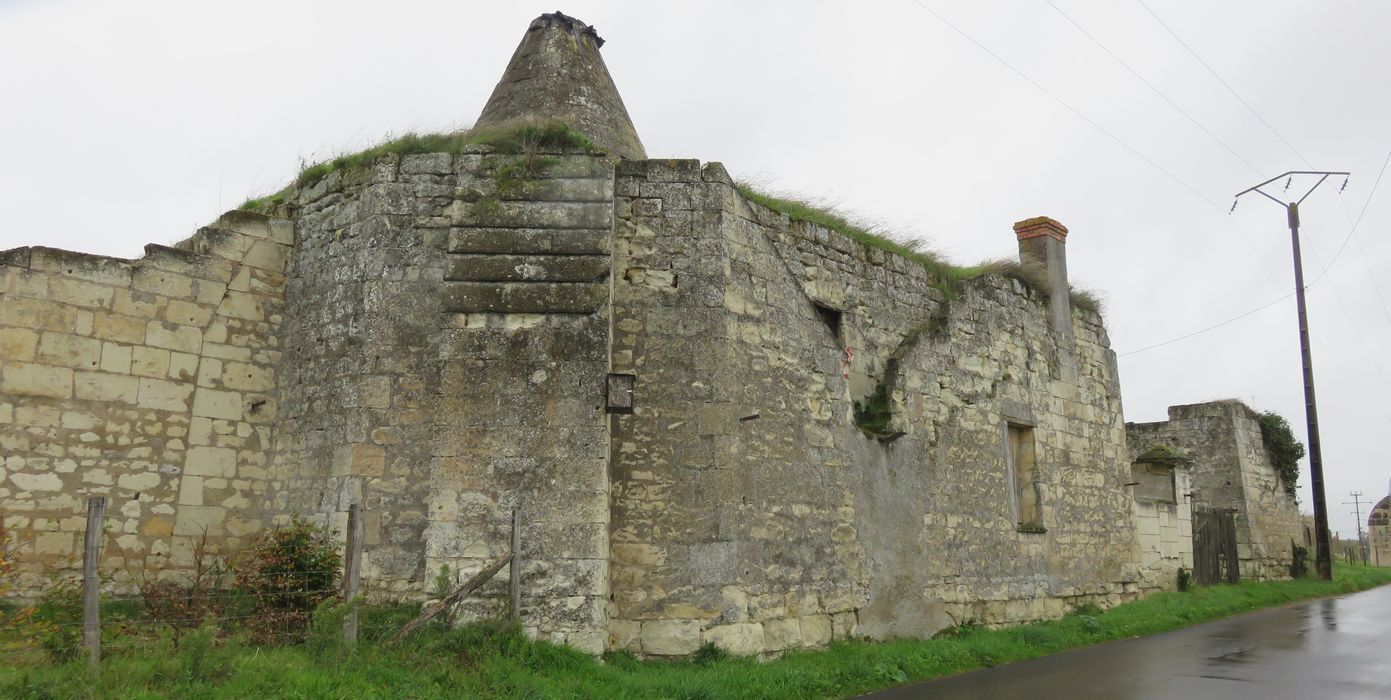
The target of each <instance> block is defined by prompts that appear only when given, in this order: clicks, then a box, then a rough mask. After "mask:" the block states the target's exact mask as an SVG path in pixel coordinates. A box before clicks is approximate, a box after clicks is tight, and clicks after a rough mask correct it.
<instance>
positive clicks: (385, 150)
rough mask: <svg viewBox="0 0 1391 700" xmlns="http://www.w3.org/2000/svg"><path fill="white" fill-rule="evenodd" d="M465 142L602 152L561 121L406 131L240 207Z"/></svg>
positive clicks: (506, 148) (510, 149) (270, 202)
mask: <svg viewBox="0 0 1391 700" xmlns="http://www.w3.org/2000/svg"><path fill="white" fill-rule="evenodd" d="M465 146H492V147H493V148H494V149H495V150H496V151H497V152H499V153H504V154H510V155H521V154H527V153H532V152H535V151H554V150H565V149H578V150H582V151H586V152H590V153H597V152H599V149H598V148H597V147H596V146H595V145H594V143H593V142H592V141H590V140H589V138H588V137H586V136H585V135H584V134H581V133H580V132H578V131H575V130H574V129H572V128H570V127H569V126H567V125H565V124H562V123H560V122H549V123H542V124H523V125H520V126H515V127H510V128H498V129H462V130H459V131H449V132H444V133H435V134H416V133H407V134H406V135H404V136H400V137H398V138H393V139H388V140H386V141H383V142H382V143H379V144H377V145H375V146H372V147H370V148H367V149H364V150H361V151H358V152H356V153H348V154H344V155H340V156H335V157H333V158H330V159H328V160H325V161H321V162H319V163H315V164H313V165H310V166H307V167H305V168H304V169H303V170H301V171H300V172H299V175H297V176H296V177H295V181H294V183H293V184H291V185H289V186H287V187H285V188H284V189H282V190H280V191H279V192H276V193H275V194H273V195H268V196H265V197H256V198H251V199H248V200H246V202H244V203H242V205H241V207H240V208H241V209H245V210H248V211H260V210H262V209H266V208H269V207H273V206H277V205H279V204H283V203H284V202H285V201H286V199H287V195H288V194H289V192H290V191H291V190H293V189H296V188H304V187H310V186H312V185H313V184H314V183H316V182H318V181H319V180H322V179H324V178H325V177H328V176H329V175H330V174H332V173H334V172H337V171H340V170H351V169H353V168H358V167H363V166H367V165H371V164H372V163H374V162H376V160H377V159H378V158H381V157H382V156H387V155H418V154H424V153H458V152H460V151H462V150H463V149H464V147H465Z"/></svg>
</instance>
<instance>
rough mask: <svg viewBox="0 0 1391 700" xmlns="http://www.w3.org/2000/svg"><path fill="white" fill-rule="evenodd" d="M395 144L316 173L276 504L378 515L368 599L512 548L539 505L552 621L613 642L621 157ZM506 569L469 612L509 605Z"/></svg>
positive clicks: (545, 627) (548, 624) (579, 641)
mask: <svg viewBox="0 0 1391 700" xmlns="http://www.w3.org/2000/svg"><path fill="white" fill-rule="evenodd" d="M542 155H543V156H544V158H545V159H546V160H545V163H546V165H545V167H544V168H542V169H540V170H538V172H536V173H535V174H534V175H533V176H532V177H531V178H529V179H528V180H527V181H526V182H525V183H522V184H521V185H520V186H518V185H516V184H515V183H513V186H510V187H507V188H502V189H501V191H500V189H499V187H498V181H497V177H496V172H497V170H498V168H500V167H502V166H504V165H508V164H510V163H512V162H513V161H514V160H515V157H513V156H507V155H503V154H495V153H491V152H489V151H488V150H487V149H485V148H482V147H479V148H477V149H475V150H473V151H470V152H468V153H463V154H421V155H408V156H402V157H395V156H391V157H385V158H383V159H381V160H379V161H378V162H377V163H376V164H375V165H374V166H373V167H371V168H363V169H358V170H353V171H347V172H340V173H334V174H331V175H329V176H328V177H327V178H325V179H324V180H323V181H321V182H319V183H317V184H315V185H314V186H312V187H310V188H307V189H304V190H302V191H301V192H300V193H299V194H298V196H297V198H296V200H295V201H294V203H293V210H292V211H288V212H287V214H288V215H292V216H294V217H295V219H296V221H297V224H298V227H299V232H300V234H299V235H300V241H301V243H300V245H299V246H298V248H297V250H296V255H295V257H294V259H293V262H292V265H291V270H292V279H291V282H290V287H289V290H288V294H289V298H290V303H289V305H288V306H287V309H286V313H285V329H286V330H285V337H286V344H285V361H284V362H283V363H282V366H281V382H282V386H283V387H284V389H283V400H282V406H283V409H282V421H283V437H282V439H281V441H280V443H279V449H278V450H277V452H276V461H275V466H276V474H277V477H278V479H279V480H280V482H281V483H283V488H279V489H277V491H276V495H275V498H274V504H275V508H276V512H277V513H278V515H279V517H280V518H281V519H284V518H288V517H290V516H291V515H294V514H309V515H312V516H313V517H315V518H316V519H318V520H319V521H321V522H324V523H326V524H330V525H332V526H334V527H337V528H338V529H339V530H340V531H341V529H342V525H343V518H344V517H345V516H344V515H343V513H344V511H345V510H346V507H347V505H349V504H350V503H352V502H360V503H362V504H363V508H364V509H365V512H366V525H367V528H366V530H367V531H366V554H365V565H364V577H365V585H366V590H367V593H368V595H369V597H408V598H409V597H423V596H424V595H426V594H427V592H429V591H433V590H434V587H435V584H434V581H435V578H436V576H437V575H438V574H439V572H440V570H441V567H444V566H448V568H449V571H450V572H451V576H453V577H454V578H456V579H457V580H460V581H462V580H463V579H465V578H467V577H468V576H470V575H472V574H473V573H476V572H477V571H478V570H480V569H482V568H483V567H485V566H486V565H487V564H489V563H491V562H492V561H493V560H494V559H496V558H497V557H499V556H501V555H503V554H504V553H506V552H507V550H508V548H509V537H510V523H511V513H512V510H513V509H514V508H520V509H521V512H522V517H523V524H522V539H523V549H522V551H523V561H524V563H525V566H524V570H523V586H524V591H523V599H524V605H523V617H522V621H523V624H524V626H526V628H527V629H528V631H529V632H530V633H532V634H533V635H534V636H537V637H541V638H546V639H551V640H553V641H557V642H562V643H568V644H571V645H573V646H576V647H578V648H582V649H589V650H594V651H597V650H600V649H602V647H603V642H604V635H605V626H604V597H605V595H606V593H607V568H608V567H607V565H608V513H607V493H608V484H607V473H606V460H607V454H608V442H607V429H606V422H605V421H606V418H605V414H604V409H603V403H604V393H603V392H604V377H605V373H606V372H607V364H608V363H607V348H608V341H607V330H608V316H607V301H608V294H607V289H606V286H605V285H604V284H603V280H604V279H606V278H607V276H608V270H609V265H608V246H609V237H610V235H611V230H612V223H611V217H612V208H613V205H612V202H613V199H612V186H613V185H612V183H613V175H612V173H613V170H612V166H611V165H610V164H609V163H608V162H607V161H605V160H604V159H603V158H602V157H599V156H591V155H580V154H573V153H572V154H558V153H557V154H542ZM505 585H506V579H505V577H503V578H502V579H499V580H495V581H494V582H493V584H492V586H491V587H490V588H487V589H485V591H484V598H483V599H482V600H481V601H479V600H476V601H471V602H470V603H469V605H468V606H466V607H467V610H466V611H465V615H466V616H474V615H480V614H489V613H493V612H496V611H498V610H499V609H500V608H501V606H503V605H505V600H504V598H503V596H502V593H503V592H504V591H505Z"/></svg>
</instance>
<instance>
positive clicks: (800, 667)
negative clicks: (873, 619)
mask: <svg viewBox="0 0 1391 700" xmlns="http://www.w3.org/2000/svg"><path fill="white" fill-rule="evenodd" d="M1388 582H1391V568H1371V567H1362V566H1347V565H1342V566H1339V567H1338V569H1337V577H1336V579H1335V580H1334V581H1331V582H1324V581H1317V580H1310V579H1303V580H1297V581H1283V582H1271V583H1242V584H1239V585H1235V586H1213V587H1208V588H1200V589H1196V590H1193V591H1190V592H1187V593H1160V594H1156V595H1153V596H1150V597H1149V598H1146V599H1145V600H1142V601H1138V602H1134V603H1129V604H1126V605H1121V606H1119V607H1116V608H1114V609H1112V610H1108V611H1105V612H1100V611H1097V610H1094V609H1093V610H1079V611H1077V612H1075V613H1073V614H1072V615H1069V616H1068V617H1065V618H1063V619H1061V620H1055V621H1050V622H1043V623H1037V624H1032V625H1024V626H1019V627H1012V628H1007V629H999V630H986V629H980V628H959V629H956V630H952V631H951V632H950V633H948V634H944V635H940V636H939V637H938V638H936V639H932V640H901V641H895V642H887V643H871V642H860V641H851V642H838V643H835V644H833V645H831V648H830V649H828V650H826V651H821V652H796V653H789V654H786V655H785V656H783V657H782V658H781V659H778V660H776V661H771V662H766V663H760V662H758V661H756V660H751V659H739V658H730V657H727V656H725V655H724V654H722V653H720V652H719V651H718V650H714V649H713V648H707V649H705V650H703V651H702V653H700V654H697V655H696V656H695V657H694V658H692V659H689V660H682V661H638V660H636V659H634V658H633V657H632V656H630V655H628V654H615V653H610V654H607V655H605V657H604V663H599V662H596V661H595V660H593V659H591V658H590V657H588V656H586V655H584V654H581V653H579V652H576V651H572V650H570V649H568V648H565V647H559V646H554V645H551V644H546V643H543V642H531V641H528V640H527V639H525V638H524V637H523V636H522V635H521V634H520V632H518V631H517V630H516V629H515V628H513V627H510V626H503V625H470V626H467V627H464V628H461V629H457V630H453V631H449V632H445V631H442V630H439V629H430V630H426V631H425V632H424V633H422V634H421V635H420V637H419V638H417V639H414V640H412V641H411V642H409V643H408V644H406V645H404V646H402V647H399V648H385V647H382V646H378V645H373V644H364V645H361V646H360V647H359V648H358V649H357V650H356V651H349V650H345V649H343V648H342V647H341V645H337V644H331V643H316V641H315V639H314V638H313V637H312V636H311V639H310V642H309V643H307V644H304V645H300V646H291V647H260V648H253V647H249V646H246V645H244V643H242V642H239V641H238V640H237V638H235V637H233V638H231V639H222V640H220V641H216V642H215V643H213V642H212V641H211V640H212V636H211V635H210V634H207V633H204V634H203V635H202V636H197V635H195V636H192V637H185V640H184V642H183V643H182V644H181V645H180V648H179V649H174V648H173V647H172V645H171V643H170V642H169V641H168V640H166V639H159V640H155V641H151V642H149V643H148V644H145V645H143V646H140V647H138V648H132V647H126V648H124V649H122V648H119V647H118V648H116V649H115V651H114V653H113V654H112V655H111V656H110V657H109V658H107V659H106V660H104V661H103V663H102V667H101V669H100V671H99V672H98V673H97V674H89V673H87V671H86V669H85V667H84V666H83V664H82V663H81V662H70V663H61V664H49V665H43V666H32V667H14V666H11V667H5V666H4V665H3V664H0V696H4V697H12V698H78V697H81V698H175V697H177V698H245V697H257V698H345V697H351V698H397V697H410V698H419V699H425V698H456V697H487V698H643V699H644V700H646V699H649V698H672V699H674V700H698V699H707V700H708V699H716V698H741V699H750V700H752V699H754V698H760V699H763V698H775V699H781V698H788V699H791V698H797V699H801V698H839V697H845V696H848V695H852V694H856V693H862V692H867V691H870V690H874V689H876V688H883V687H887V686H892V685H898V684H902V683H908V682H911V681H915V680H922V679H928V678H935V677H939V676H944V675H949V674H953V673H960V672H964V671H971V670H974V669H978V668H983V667H988V666H995V665H998V664H1003V663H1009V662H1012V661H1021V660H1025V659H1031V658H1035V657H1038V656H1043V655H1045V654H1051V653H1055V652H1058V651H1063V650H1066V649H1072V648H1076V647H1080V646H1087V645H1091V644H1097V643H1100V642H1106V641H1111V640H1116V639H1124V638H1128V637H1136V636H1142V635H1147V634H1154V633H1157V632H1163V631H1166V630H1171V629H1175V628H1178V627H1184V626H1187V625H1191V624H1194V623H1198V622H1203V621H1206V620H1212V619H1216V618H1220V617H1225V616H1229V615H1234V614H1237V613H1242V612H1247V611H1250V610H1255V609H1257V608H1262V607H1268V606H1272V605H1279V604H1283V603H1288V602H1292V601H1297V600H1302V599H1307V598H1315V597H1320V596H1328V595H1335V594H1341V593H1349V592H1353V591H1359V590H1363V589H1367V588H1371V587H1373V586H1377V585H1381V584H1384V583H1388ZM365 614H366V615H367V618H366V619H365V620H364V627H365V628H372V627H373V625H374V624H375V623H376V622H380V621H381V620H375V621H374V618H372V617H371V616H372V615H379V616H380V615H384V614H387V613H382V612H373V611H370V610H369V611H367V612H366V613H365ZM390 614H391V615H395V616H396V617H400V616H401V611H399V610H398V611H396V612H393V613H390ZM391 619H393V620H394V619H395V618H391ZM322 627H325V628H326V629H329V628H334V627H335V626H334V625H323V626H322ZM389 627H390V625H383V628H389ZM332 632H336V629H330V633H332Z"/></svg>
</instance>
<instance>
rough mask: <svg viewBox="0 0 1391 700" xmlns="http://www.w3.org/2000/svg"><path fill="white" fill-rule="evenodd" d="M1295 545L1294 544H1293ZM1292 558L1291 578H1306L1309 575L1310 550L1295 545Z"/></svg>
mask: <svg viewBox="0 0 1391 700" xmlns="http://www.w3.org/2000/svg"><path fill="white" fill-rule="evenodd" d="M1291 544H1293V543H1291ZM1291 554H1292V556H1291V557H1290V576H1291V577H1292V578H1304V577H1305V576H1308V575H1309V548H1308V547H1304V546H1302V545H1297V544H1293V549H1292V550H1291Z"/></svg>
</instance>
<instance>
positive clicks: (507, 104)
mask: <svg viewBox="0 0 1391 700" xmlns="http://www.w3.org/2000/svg"><path fill="white" fill-rule="evenodd" d="M603 45H604V40H603V39H601V38H599V35H598V34H597V33H595V31H594V28H593V27H591V26H589V25H587V24H585V23H584V22H581V21H579V20H577V19H575V18H574V17H568V16H566V15H563V14H561V13H559V12H555V13H552V14H548V15H541V16H540V17H537V18H536V19H535V20H533V21H532V23H531V26H530V27H528V28H527V32H526V36H524V37H522V43H521V44H519V45H518V46H517V51H516V52H515V53H514V54H512V60H511V62H510V63H508V64H507V70H506V71H504V72H503V74H502V80H500V81H498V84H497V87H496V88H494V89H493V95H492V97H490V98H488V104H487V105H486V106H484V107H483V113H482V114H480V115H479V116H478V122H477V124H476V125H477V126H478V127H497V126H505V125H511V124H516V123H518V122H526V121H538V122H550V121H560V122H564V123H565V124H567V125H569V126H570V127H572V128H574V129H576V130H578V131H580V132H581V133H583V134H584V135H585V136H588V137H589V138H590V140H592V141H594V143H595V144H596V145H597V146H599V147H600V148H602V149H604V150H606V151H608V152H609V153H612V154H613V155H616V156H620V157H623V158H628V159H635V160H641V159H646V158H647V152H646V151H645V150H644V149H643V147H642V141H641V140H639V139H638V133H637V130H636V129H634V128H633V122H632V120H631V119H629V118H628V110H627V109H626V108H625V107H624V106H623V98H622V97H619V95H618V88H616V87H614V84H613V78H611V77H609V70H608V68H607V67H605V66H604V59H603V57H602V56H600V55H599V47H600V46H603Z"/></svg>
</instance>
